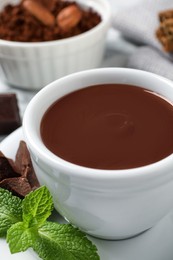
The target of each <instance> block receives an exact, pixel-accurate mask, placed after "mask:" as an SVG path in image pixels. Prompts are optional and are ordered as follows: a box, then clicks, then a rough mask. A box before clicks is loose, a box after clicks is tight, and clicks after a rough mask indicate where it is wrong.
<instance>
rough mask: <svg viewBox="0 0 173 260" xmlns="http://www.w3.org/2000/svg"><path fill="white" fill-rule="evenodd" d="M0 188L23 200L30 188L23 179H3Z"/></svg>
mask: <svg viewBox="0 0 173 260" xmlns="http://www.w3.org/2000/svg"><path fill="white" fill-rule="evenodd" d="M0 187H1V188H3V189H7V190H9V191H11V192H12V194H13V195H15V196H18V197H20V198H24V197H25V196H26V195H27V194H28V193H29V192H31V186H30V184H29V182H28V180H27V179H26V178H24V177H18V178H9V179H4V180H2V181H1V182H0Z"/></svg>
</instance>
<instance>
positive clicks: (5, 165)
mask: <svg viewBox="0 0 173 260" xmlns="http://www.w3.org/2000/svg"><path fill="white" fill-rule="evenodd" d="M13 165H14V163H13V161H12V160H9V159H8V158H6V157H5V156H4V155H3V153H2V152H1V153H0V181H2V180H4V179H8V178H13V177H20V176H21V175H20V173H19V172H17V171H16V170H15V169H14V168H13Z"/></svg>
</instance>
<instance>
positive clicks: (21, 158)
mask: <svg viewBox="0 0 173 260" xmlns="http://www.w3.org/2000/svg"><path fill="white" fill-rule="evenodd" d="M15 165H16V167H17V168H18V170H19V172H20V173H21V175H22V176H23V177H25V178H27V179H28V182H29V183H30V185H31V187H39V182H38V180H37V177H36V175H35V171H34V168H33V165H32V162H31V157H30V154H29V151H28V148H27V146H26V143H25V142H24V141H20V144H19V148H18V150H17V153H16V160H15Z"/></svg>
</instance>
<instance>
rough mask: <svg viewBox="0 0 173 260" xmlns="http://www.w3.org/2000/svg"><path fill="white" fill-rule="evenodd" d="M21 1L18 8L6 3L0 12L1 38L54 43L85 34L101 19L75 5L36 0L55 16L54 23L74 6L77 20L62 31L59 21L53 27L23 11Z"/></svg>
mask: <svg viewBox="0 0 173 260" xmlns="http://www.w3.org/2000/svg"><path fill="white" fill-rule="evenodd" d="M33 1H36V0H33ZM24 2H25V0H23V1H21V2H20V3H19V4H18V5H12V4H8V5H6V6H5V7H4V9H3V10H2V11H1V12H0V39H4V40H9V41H19V42H43V41H53V40H58V39H64V38H68V37H72V36H76V35H79V34H81V33H84V32H86V31H88V30H90V29H92V28H93V27H95V26H96V25H97V24H99V23H100V21H101V17H100V15H99V14H98V13H97V12H95V11H94V10H92V9H91V8H90V9H85V8H82V7H81V6H79V5H78V4H77V3H76V2H68V1H62V0H51V1H50V0H47V1H45V0H37V1H36V2H37V3H38V5H39V4H40V5H42V7H43V6H44V8H47V11H48V12H50V14H51V15H53V17H55V21H58V19H57V17H58V15H59V14H60V12H61V11H62V10H63V9H64V8H67V7H70V6H73V7H74V6H75V7H77V8H78V10H80V12H81V16H79V17H80V20H79V21H75V23H74V21H73V23H72V26H71V25H69V23H68V24H67V27H66V28H64V26H60V24H58V22H55V24H53V25H52V24H45V23H44V22H42V19H40V17H39V16H38V17H36V15H33V14H34V12H33V13H32V12H31V11H30V10H27V8H25V6H24ZM31 2H32V1H31ZM48 3H49V4H48ZM38 18H39V19H38ZM72 20H73V17H71V19H69V21H72ZM61 22H62V20H61Z"/></svg>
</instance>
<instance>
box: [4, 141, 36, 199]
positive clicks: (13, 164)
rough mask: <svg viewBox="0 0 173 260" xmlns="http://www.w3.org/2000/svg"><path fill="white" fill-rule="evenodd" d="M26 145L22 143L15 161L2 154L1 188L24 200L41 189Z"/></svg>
mask: <svg viewBox="0 0 173 260" xmlns="http://www.w3.org/2000/svg"><path fill="white" fill-rule="evenodd" d="M39 186H40V185H39V182H38V180H37V177H36V175H35V171H34V168H33V166H32V162H31V158H30V154H29V151H28V149H27V146H26V143H25V142H24V141H20V144H19V147H18V150H17V153H16V158H15V161H13V160H12V159H9V158H7V157H5V156H4V154H3V153H2V152H0V187H1V188H4V189H7V190H9V191H11V192H12V194H13V195H15V196H18V197H20V198H24V197H25V196H26V195H27V194H28V193H30V192H31V191H33V190H35V189H37V188H38V187H39Z"/></svg>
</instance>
